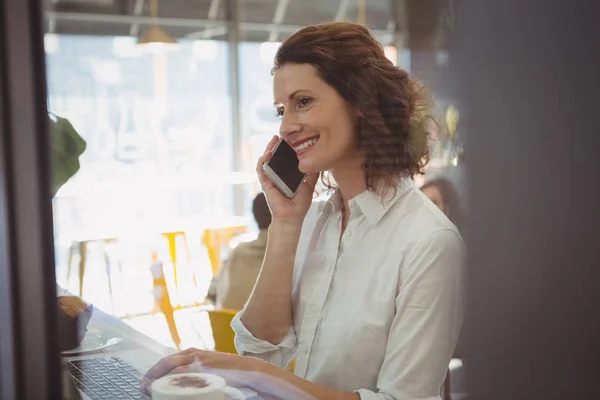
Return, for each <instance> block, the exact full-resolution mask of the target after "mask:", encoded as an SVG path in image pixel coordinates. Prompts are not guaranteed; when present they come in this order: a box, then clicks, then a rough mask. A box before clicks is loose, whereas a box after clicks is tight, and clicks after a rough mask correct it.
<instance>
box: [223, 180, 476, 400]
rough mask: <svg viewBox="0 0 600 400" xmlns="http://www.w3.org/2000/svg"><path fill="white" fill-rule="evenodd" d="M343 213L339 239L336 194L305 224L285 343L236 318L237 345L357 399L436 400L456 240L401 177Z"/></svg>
mask: <svg viewBox="0 0 600 400" xmlns="http://www.w3.org/2000/svg"><path fill="white" fill-rule="evenodd" d="M349 207H350V218H349V221H348V226H347V229H346V231H345V233H344V235H343V237H342V238H341V240H340V234H341V226H342V200H341V195H340V193H339V192H336V193H335V194H334V195H333V196H332V197H331V198H330V199H329V200H328V201H315V202H314V203H313V205H312V206H311V209H310V211H309V213H308V214H307V216H306V218H305V220H304V225H303V228H302V233H301V236H300V241H299V243H298V251H297V253H296V260H295V263H294V280H293V294H292V307H293V320H294V323H293V326H291V327H290V330H289V332H288V334H287V335H286V337H285V338H284V339H283V340H282V341H281V343H279V344H278V345H273V344H271V343H269V342H266V341H263V340H259V339H257V338H255V337H254V336H253V335H252V333H250V332H249V331H248V330H247V329H246V327H245V326H244V324H243V323H242V322H241V320H240V315H239V314H238V315H237V316H236V317H235V318H234V320H233V322H232V325H231V326H232V327H233V329H234V331H235V333H236V337H235V345H236V348H237V350H238V352H239V353H240V354H247V355H253V356H255V357H259V358H262V359H264V360H266V361H268V362H271V363H274V364H277V365H279V366H281V367H285V366H286V365H288V364H289V362H290V361H291V360H292V358H293V357H297V359H296V369H295V373H296V375H298V376H300V377H302V378H305V379H307V380H309V381H312V382H315V383H317V384H320V385H324V386H327V387H329V388H332V389H338V390H345V391H355V392H357V393H359V394H360V397H361V399H362V400H382V399H386V400H416V399H419V400H434V399H439V393H440V387H441V385H442V383H443V381H444V378H445V375H446V371H447V368H448V364H449V362H450V359H451V357H452V353H453V351H454V347H455V345H456V342H457V339H458V334H459V332H460V328H461V324H462V320H463V315H464V307H465V304H464V296H463V290H464V286H465V284H464V281H465V273H464V271H465V268H464V265H463V264H464V261H465V260H464V253H465V251H464V245H463V242H462V239H461V237H460V235H459V233H458V231H457V229H456V227H455V226H454V225H453V224H452V223H451V222H450V221H449V220H448V218H446V216H445V215H444V214H443V213H442V212H441V211H440V210H439V209H438V208H437V207H436V206H435V205H434V204H433V203H431V202H430V201H429V200H428V199H427V198H426V197H425V195H423V194H422V193H421V191H420V190H419V189H418V188H416V187H415V185H414V183H413V181H412V180H411V179H408V178H407V179H403V180H402V181H401V182H400V185H399V186H398V190H397V192H396V194H395V195H394V194H393V193H392V194H391V195H390V196H388V198H387V199H386V200H385V201H382V198H381V197H380V196H378V195H377V194H375V193H373V192H369V191H367V192H364V193H362V194H360V195H359V196H357V197H355V198H354V199H352V200H351V201H350V202H349ZM265 312H268V311H265Z"/></svg>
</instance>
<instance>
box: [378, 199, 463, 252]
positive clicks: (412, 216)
mask: <svg viewBox="0 0 600 400" xmlns="http://www.w3.org/2000/svg"><path fill="white" fill-rule="evenodd" d="M391 211H392V212H391V213H390V215H389V217H390V218H391V220H392V221H391V222H392V223H393V224H394V225H400V224H401V225H402V226H403V227H404V228H406V229H408V230H409V231H410V242H412V243H415V242H420V241H422V240H426V239H428V238H429V240H434V238H441V237H446V238H452V239H454V240H457V241H458V242H460V243H462V238H461V235H460V233H459V231H458V228H457V227H456V226H455V225H454V224H453V223H452V221H450V219H448V217H447V216H446V215H445V214H444V213H443V212H442V211H441V210H440V209H439V208H437V207H436V205H435V204H433V203H432V202H431V201H430V200H429V199H428V198H427V196H425V195H424V194H423V193H422V192H421V191H420V190H419V189H418V188H416V187H413V188H411V189H410V190H408V191H407V192H406V194H405V195H404V196H402V198H400V199H399V200H398V201H397V202H396V204H394V207H393V209H392V210H391ZM432 237H434V238H432ZM435 240H440V239H435Z"/></svg>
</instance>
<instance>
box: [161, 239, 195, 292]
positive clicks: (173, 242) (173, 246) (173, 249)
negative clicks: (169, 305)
mask: <svg viewBox="0 0 600 400" xmlns="http://www.w3.org/2000/svg"><path fill="white" fill-rule="evenodd" d="M161 235H162V236H163V237H164V238H165V239H167V241H168V242H169V256H170V257H171V263H172V265H173V280H174V282H175V290H179V277H178V276H177V262H178V258H177V237H178V236H181V237H182V239H183V245H184V247H185V252H186V256H187V262H188V263H189V262H190V248H189V247H188V242H187V236H186V234H185V232H182V231H176V232H163V233H162V234H161ZM192 280H193V284H194V288H197V287H198V285H197V283H196V275H194V274H192Z"/></svg>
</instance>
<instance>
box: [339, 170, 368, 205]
mask: <svg viewBox="0 0 600 400" xmlns="http://www.w3.org/2000/svg"><path fill="white" fill-rule="evenodd" d="M331 175H332V176H333V179H334V180H335V183H336V186H337V187H338V188H339V190H340V193H341V195H342V200H343V202H344V209H345V210H348V209H349V208H348V203H349V202H350V200H351V199H353V198H354V197H356V196H358V195H359V194H361V193H362V192H364V191H365V190H367V184H366V182H365V176H364V173H363V170H362V168H361V167H355V168H339V169H335V170H333V171H331Z"/></svg>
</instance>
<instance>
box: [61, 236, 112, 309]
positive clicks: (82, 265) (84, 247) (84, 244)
mask: <svg viewBox="0 0 600 400" xmlns="http://www.w3.org/2000/svg"><path fill="white" fill-rule="evenodd" d="M116 242H117V239H116V238H82V239H77V240H74V241H73V243H72V244H71V248H70V249H69V265H68V266H67V288H68V286H69V278H70V277H71V268H72V267H73V258H74V256H75V253H78V254H79V268H78V273H79V276H78V279H79V297H83V280H84V277H85V270H86V266H87V256H88V247H89V246H90V245H95V244H101V245H102V251H103V257H104V268H105V271H106V277H107V280H108V292H109V295H110V301H111V304H112V303H113V288H112V279H111V276H112V264H111V261H110V256H109V254H108V250H107V248H108V247H109V246H111V245H114V244H115V243H116ZM118 268H119V272H120V269H121V265H120V263H119V264H118Z"/></svg>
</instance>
